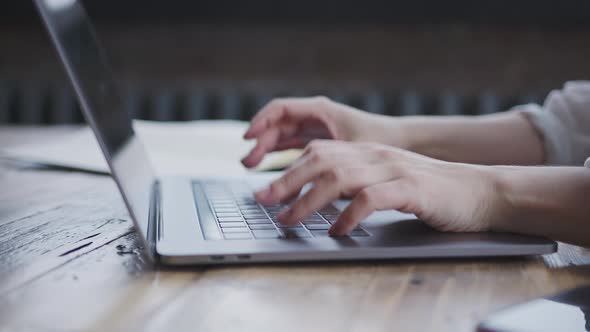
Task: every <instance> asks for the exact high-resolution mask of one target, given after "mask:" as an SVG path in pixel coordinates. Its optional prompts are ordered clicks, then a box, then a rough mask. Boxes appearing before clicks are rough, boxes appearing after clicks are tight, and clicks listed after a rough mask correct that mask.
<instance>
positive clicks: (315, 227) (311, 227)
mask: <svg viewBox="0 0 590 332" xmlns="http://www.w3.org/2000/svg"><path fill="white" fill-rule="evenodd" d="M330 227H332V225H330V224H326V223H323V224H313V225H305V228H307V229H309V230H320V229H324V230H328V229H330Z"/></svg>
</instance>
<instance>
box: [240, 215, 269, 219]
mask: <svg viewBox="0 0 590 332" xmlns="http://www.w3.org/2000/svg"><path fill="white" fill-rule="evenodd" d="M244 219H246V220H248V219H268V217H267V216H266V214H245V215H244Z"/></svg>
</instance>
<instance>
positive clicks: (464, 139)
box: [378, 112, 544, 165]
mask: <svg viewBox="0 0 590 332" xmlns="http://www.w3.org/2000/svg"><path fill="white" fill-rule="evenodd" d="M394 122H397V123H396V124H394ZM378 123H379V126H381V127H382V128H387V127H388V126H389V127H390V128H396V130H391V129H389V131H386V129H383V130H384V131H385V136H384V137H386V138H385V140H388V137H389V141H388V142H383V143H386V144H392V145H395V143H396V142H400V141H401V142H402V144H403V145H405V146H401V147H402V148H405V149H408V150H410V151H414V152H417V153H420V154H423V155H426V156H429V157H433V158H436V159H441V160H446V161H455V162H463V163H474V164H487V165H539V164H542V163H543V161H544V155H543V154H544V152H543V144H542V140H541V138H540V137H539V136H538V134H537V133H536V131H535V130H534V128H533V127H532V125H531V124H530V123H529V121H528V120H527V119H526V118H525V117H524V116H523V115H521V114H519V113H516V112H506V113H499V114H492V115H486V116H444V117H443V116H415V117H401V118H389V119H380V121H379V122H378ZM396 131H399V132H396Z"/></svg>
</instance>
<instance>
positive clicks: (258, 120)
mask: <svg viewBox="0 0 590 332" xmlns="http://www.w3.org/2000/svg"><path fill="white" fill-rule="evenodd" d="M325 100H326V99H325V98H322V97H313V98H282V99H275V100H273V101H271V102H270V103H268V104H267V105H266V106H264V107H263V108H262V110H260V112H258V113H257V114H256V115H255V116H254V118H252V121H251V122H250V127H249V128H248V130H247V131H246V133H245V134H244V138H246V139H251V138H255V137H257V136H259V135H260V134H261V133H263V132H264V131H265V130H267V129H269V128H272V127H273V126H275V125H276V123H278V122H280V121H281V120H283V119H289V120H296V121H293V122H297V120H301V119H305V118H315V119H319V120H322V122H324V123H326V125H327V127H328V130H329V131H330V132H331V133H334V130H333V129H334V128H331V126H330V124H329V122H328V121H326V119H325V115H326V114H325V112H318V111H319V110H321V108H323V107H324V105H325V104H324V102H325Z"/></svg>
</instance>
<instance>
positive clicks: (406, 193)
mask: <svg viewBox="0 0 590 332" xmlns="http://www.w3.org/2000/svg"><path fill="white" fill-rule="evenodd" d="M412 196H413V195H412V193H411V190H409V188H408V186H406V185H403V180H395V181H390V182H385V183H380V184H376V185H373V186H370V187H367V188H365V189H363V190H361V191H360V192H359V193H358V194H357V195H356V196H355V197H354V199H353V200H352V202H351V203H350V205H348V207H346V209H344V211H343V212H342V214H341V215H340V217H339V218H338V220H337V221H336V222H335V223H334V225H332V227H331V228H330V230H329V234H330V235H332V236H341V235H346V234H348V233H350V232H351V231H352V230H353V229H354V228H355V227H356V226H358V224H359V223H360V222H361V221H363V220H364V219H365V218H367V217H368V216H369V215H370V214H371V213H373V212H374V211H380V210H385V209H394V210H400V211H404V212H411V208H410V206H411V204H412Z"/></svg>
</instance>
